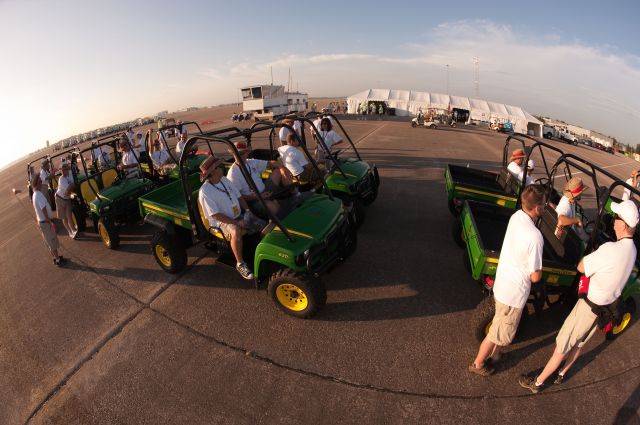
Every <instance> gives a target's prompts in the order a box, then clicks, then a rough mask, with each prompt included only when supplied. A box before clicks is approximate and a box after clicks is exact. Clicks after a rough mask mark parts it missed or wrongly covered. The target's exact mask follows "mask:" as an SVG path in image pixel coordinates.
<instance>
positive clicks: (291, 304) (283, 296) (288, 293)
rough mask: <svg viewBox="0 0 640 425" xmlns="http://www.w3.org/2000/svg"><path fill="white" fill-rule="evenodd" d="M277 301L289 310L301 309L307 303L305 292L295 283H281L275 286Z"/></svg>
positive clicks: (305, 306)
mask: <svg viewBox="0 0 640 425" xmlns="http://www.w3.org/2000/svg"><path fill="white" fill-rule="evenodd" d="M276 297H277V298H278V302H279V303H280V304H281V305H282V306H284V307H286V308H287V309H289V310H293V311H302V310H304V309H305V308H307V306H308V305H309V300H308V299H307V294H305V293H304V291H303V290H302V289H300V288H298V287H297V286H296V285H293V284H291V283H282V284H280V285H278V287H277V288H276Z"/></svg>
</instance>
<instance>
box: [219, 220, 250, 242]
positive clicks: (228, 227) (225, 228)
mask: <svg viewBox="0 0 640 425" xmlns="http://www.w3.org/2000/svg"><path fill="white" fill-rule="evenodd" d="M233 229H236V231H237V232H238V235H240V236H242V235H244V234H245V233H246V230H245V229H244V227H240V226H238V225H237V224H228V223H220V230H222V234H223V235H224V238H225V239H226V240H228V241H231V233H232V232H233Z"/></svg>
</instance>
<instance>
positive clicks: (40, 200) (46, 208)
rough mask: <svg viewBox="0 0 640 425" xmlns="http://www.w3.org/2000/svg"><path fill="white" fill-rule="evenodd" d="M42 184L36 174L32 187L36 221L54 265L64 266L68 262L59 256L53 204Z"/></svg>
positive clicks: (32, 179)
mask: <svg viewBox="0 0 640 425" xmlns="http://www.w3.org/2000/svg"><path fill="white" fill-rule="evenodd" d="M41 183H42V182H41V181H40V175H39V174H34V176H33V177H32V178H31V187H32V188H33V196H32V197H31V203H32V204H33V209H34V210H35V213H36V221H37V222H38V228H39V229H40V234H41V235H42V239H43V240H44V243H45V245H46V246H47V248H48V249H49V252H50V253H51V256H52V257H53V264H55V265H56V266H62V265H63V264H64V263H65V262H66V259H64V258H62V255H60V254H58V249H59V248H60V242H59V241H58V236H57V235H56V230H57V229H56V225H55V223H54V222H53V212H52V211H51V204H49V201H48V200H47V198H46V196H45V195H44V193H43V192H42V184H41Z"/></svg>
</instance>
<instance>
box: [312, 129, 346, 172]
mask: <svg viewBox="0 0 640 425" xmlns="http://www.w3.org/2000/svg"><path fill="white" fill-rule="evenodd" d="M318 134H319V135H320V137H322V140H323V141H324V144H325V146H326V147H327V149H329V152H325V151H324V148H323V147H322V146H321V145H317V146H316V158H317V159H316V160H317V161H318V162H319V163H324V167H325V169H326V170H329V169H331V167H332V165H333V161H332V160H331V154H330V152H331V147H332V146H333V145H337V144H340V143H342V137H340V136H339V135H338V133H336V132H335V131H333V124H331V120H330V119H329V118H326V117H325V118H322V120H321V121H320V130H319V131H318Z"/></svg>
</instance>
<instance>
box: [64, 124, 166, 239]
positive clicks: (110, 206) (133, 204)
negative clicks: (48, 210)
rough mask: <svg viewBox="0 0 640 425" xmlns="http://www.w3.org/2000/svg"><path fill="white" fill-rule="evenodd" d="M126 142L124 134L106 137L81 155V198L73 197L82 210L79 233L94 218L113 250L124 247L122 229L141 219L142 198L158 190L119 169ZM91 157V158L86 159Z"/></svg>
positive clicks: (94, 224)
mask: <svg viewBox="0 0 640 425" xmlns="http://www.w3.org/2000/svg"><path fill="white" fill-rule="evenodd" d="M123 138H124V139H125V140H127V136H126V134H124V133H121V134H116V135H111V136H106V137H104V138H101V139H98V141H97V142H96V143H93V144H92V145H91V146H90V147H88V148H86V149H84V150H81V151H80V153H79V156H80V161H81V164H82V170H81V172H82V174H81V176H82V177H81V178H80V177H79V178H78V181H79V184H78V186H77V194H76V195H75V196H73V198H74V202H77V203H78V204H79V205H80V206H82V208H81V210H80V212H79V215H78V216H77V217H76V220H77V222H78V229H82V228H84V226H85V222H86V218H87V217H90V218H91V220H92V221H93V227H94V229H95V231H96V232H98V235H100V238H101V239H102V242H104V244H105V245H106V247H107V248H109V249H116V248H118V246H119V245H120V235H119V232H118V229H117V227H118V226H122V225H125V224H127V223H131V222H135V221H138V220H139V219H140V216H139V215H138V211H139V210H138V202H137V199H138V197H139V196H140V195H143V194H145V193H147V192H149V191H151V190H152V189H153V188H154V185H153V182H152V181H151V180H149V179H145V178H142V177H131V176H129V177H127V176H126V174H125V173H124V172H123V171H122V170H120V169H119V168H118V166H117V164H118V163H119V157H120V153H119V152H118V149H117V147H116V144H117V143H118V142H119V141H120V140H121V139H123ZM132 151H133V149H132ZM87 153H88V154H89V156H88V157H87V158H85V154H87ZM134 156H135V152H134ZM136 159H137V157H136ZM138 168H140V167H138ZM138 172H140V170H138ZM75 198H77V199H75Z"/></svg>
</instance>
